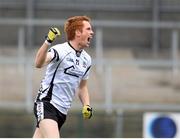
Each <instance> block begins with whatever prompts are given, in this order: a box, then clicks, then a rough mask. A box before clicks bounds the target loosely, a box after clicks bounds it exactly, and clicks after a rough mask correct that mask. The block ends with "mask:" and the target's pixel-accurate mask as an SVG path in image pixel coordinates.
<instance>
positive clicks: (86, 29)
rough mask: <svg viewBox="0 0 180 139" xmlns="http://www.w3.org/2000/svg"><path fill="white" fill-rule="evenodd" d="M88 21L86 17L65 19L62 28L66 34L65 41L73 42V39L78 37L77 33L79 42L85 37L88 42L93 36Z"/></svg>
mask: <svg viewBox="0 0 180 139" xmlns="http://www.w3.org/2000/svg"><path fill="white" fill-rule="evenodd" d="M90 21H91V19H90V18H89V17H87V16H74V17H70V18H69V19H67V21H66V23H65V26H64V31H65V32H66V37H67V40H68V41H72V40H74V39H75V37H78V33H79V35H80V37H81V38H80V39H81V40H82V39H85V38H83V37H85V35H86V37H87V38H86V40H87V42H89V41H90V39H91V38H92V35H93V31H92V27H91V24H90ZM83 33H84V34H83ZM85 33H86V34H85ZM83 35H84V36H83Z"/></svg>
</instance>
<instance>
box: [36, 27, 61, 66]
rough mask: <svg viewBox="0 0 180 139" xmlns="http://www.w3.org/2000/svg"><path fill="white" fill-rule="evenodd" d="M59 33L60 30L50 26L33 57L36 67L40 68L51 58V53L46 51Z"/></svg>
mask: <svg viewBox="0 0 180 139" xmlns="http://www.w3.org/2000/svg"><path fill="white" fill-rule="evenodd" d="M59 35H60V31H59V30H58V29H57V28H50V30H49V32H48V35H47V37H46V40H45V42H44V43H43V44H42V46H41V47H40V48H39V50H38V51H37V54H36V58H35V66H36V68H41V67H43V66H45V65H47V64H48V63H49V62H50V61H51V60H52V58H53V57H52V55H51V53H50V52H48V49H49V46H50V45H51V43H52V42H53V41H54V40H55V38H56V37H57V36H59Z"/></svg>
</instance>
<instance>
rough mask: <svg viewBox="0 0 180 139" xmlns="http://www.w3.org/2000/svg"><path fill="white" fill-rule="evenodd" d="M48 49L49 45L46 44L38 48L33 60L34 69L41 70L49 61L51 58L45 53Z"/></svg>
mask: <svg viewBox="0 0 180 139" xmlns="http://www.w3.org/2000/svg"><path fill="white" fill-rule="evenodd" d="M48 48H49V45H48V44H47V43H46V42H44V43H43V45H42V46H41V47H40V48H39V50H38V52H37V54H36V58H35V66H36V68H41V67H43V66H45V65H47V64H48V63H49V62H50V61H51V59H52V56H51V54H50V53H49V52H47V51H48Z"/></svg>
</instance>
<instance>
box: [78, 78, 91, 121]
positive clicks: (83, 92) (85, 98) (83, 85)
mask: <svg viewBox="0 0 180 139" xmlns="http://www.w3.org/2000/svg"><path fill="white" fill-rule="evenodd" d="M78 95H79V99H80V100H81V102H82V104H83V108H82V114H83V118H84V119H90V118H91V116H92V108H91V106H90V101H89V92H88V88H87V80H81V82H80V86H79V94H78Z"/></svg>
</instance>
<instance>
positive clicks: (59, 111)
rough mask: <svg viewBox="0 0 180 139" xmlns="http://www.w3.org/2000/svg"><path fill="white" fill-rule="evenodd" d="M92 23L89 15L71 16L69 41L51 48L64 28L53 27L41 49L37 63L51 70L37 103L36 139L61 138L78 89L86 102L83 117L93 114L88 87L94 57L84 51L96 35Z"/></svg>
mask: <svg viewBox="0 0 180 139" xmlns="http://www.w3.org/2000/svg"><path fill="white" fill-rule="evenodd" d="M90 22H91V20H90V18H89V17H87V16H74V17H70V18H69V19H67V21H66V22H65V26H64V30H65V32H66V37H67V42H64V43H62V44H57V45H55V46H52V47H50V46H51V43H52V42H53V41H54V39H55V38H56V37H57V36H59V35H60V31H59V30H58V29H57V28H54V27H52V28H51V29H50V30H49V33H48V35H47V38H46V40H45V42H44V43H43V44H42V46H41V47H40V48H39V50H38V51H37V54H36V58H35V66H36V67H37V68H42V67H44V66H45V65H47V69H46V74H45V77H44V78H43V80H42V81H41V85H40V89H39V92H38V95H37V97H36V100H35V103H34V114H35V117H36V119H37V126H36V129H35V132H34V135H33V137H34V138H59V137H60V129H61V126H62V125H63V123H64V122H65V120H66V115H67V113H68V110H69V108H70V107H71V103H72V100H73V98H74V96H75V93H76V92H77V93H78V96H79V98H80V100H81V102H82V105H83V108H82V114H83V117H84V118H85V119H89V118H91V116H92V108H91V106H90V99H89V93H88V88H87V79H88V76H89V71H90V67H91V57H90V56H89V54H88V53H87V52H86V51H85V50H84V48H86V47H89V45H90V40H91V39H92V37H93V34H94V32H93V30H92V26H91V23H90Z"/></svg>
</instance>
